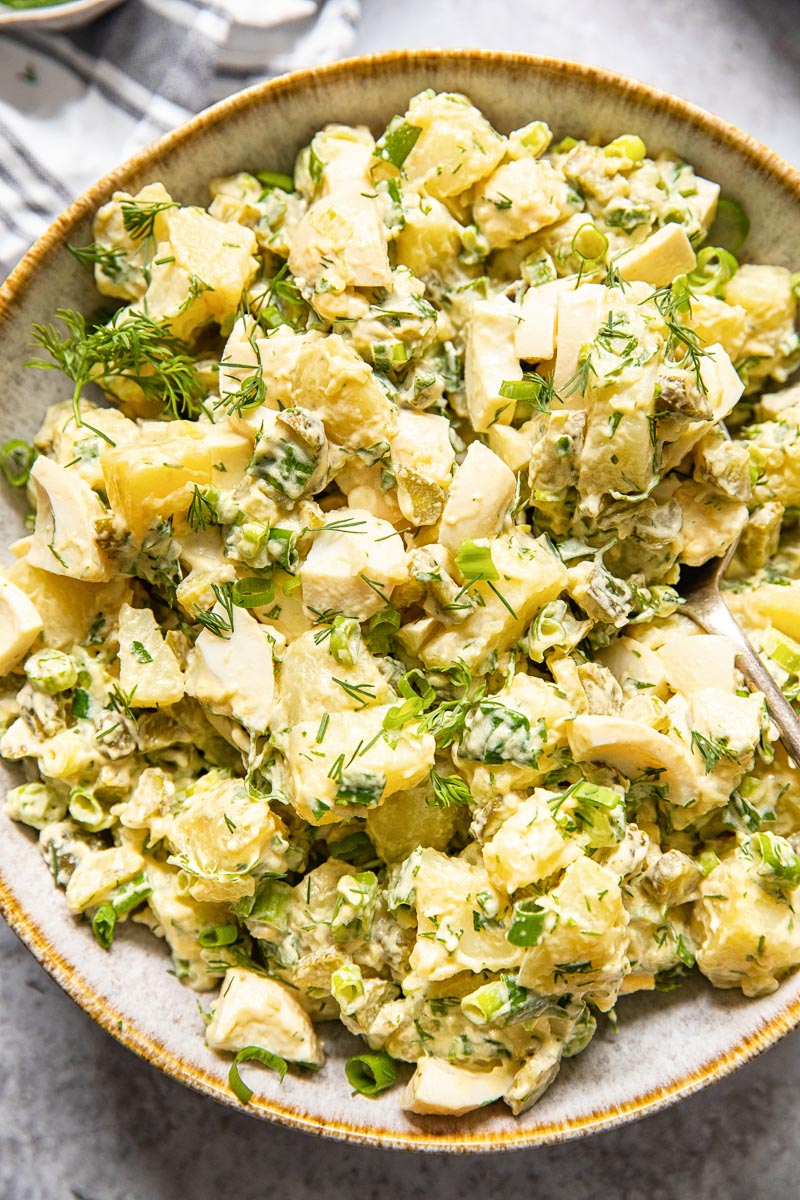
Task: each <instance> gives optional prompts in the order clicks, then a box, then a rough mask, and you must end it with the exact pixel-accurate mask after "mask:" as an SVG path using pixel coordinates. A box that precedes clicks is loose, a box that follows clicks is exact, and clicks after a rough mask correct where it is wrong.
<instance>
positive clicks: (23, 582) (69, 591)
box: [6, 555, 131, 650]
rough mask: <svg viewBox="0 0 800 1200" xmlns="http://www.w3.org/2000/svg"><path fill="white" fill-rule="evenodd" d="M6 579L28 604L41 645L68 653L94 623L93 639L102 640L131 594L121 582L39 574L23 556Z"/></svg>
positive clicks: (127, 582)
mask: <svg viewBox="0 0 800 1200" xmlns="http://www.w3.org/2000/svg"><path fill="white" fill-rule="evenodd" d="M6 576H7V578H8V579H10V580H11V582H12V584H14V586H15V587H17V588H19V590H20V591H21V592H24V593H25V595H26V596H27V597H28V598H29V599H30V600H31V601H32V603H33V605H34V607H35V609H36V611H37V613H38V614H39V617H40V618H41V621H42V625H43V641H44V644H45V645H46V646H50V647H51V648H52V649H54V650H71V649H72V647H73V646H75V644H76V643H78V644H79V643H81V642H83V641H84V640H85V639H86V638H87V637H88V636H89V634H90V632H91V630H92V626H93V625H94V624H95V623H96V625H97V628H96V630H95V634H96V636H97V637H99V638H102V639H103V640H106V639H107V638H108V637H109V636H110V633H111V631H112V630H113V627H114V625H115V623H116V613H117V610H118V609H119V606H120V604H121V603H122V602H123V601H125V600H126V599H128V598H129V597H130V591H131V585H130V582H129V581H128V580H127V579H125V578H116V579H114V580H113V582H111V583H105V584H103V583H83V582H82V581H80V580H78V579H70V578H69V576H67V575H53V574H52V573H51V572H50V571H40V570H39V569H38V568H37V567H34V566H32V564H31V563H30V561H29V559H28V556H27V555H25V556H24V557H22V558H20V559H18V560H17V562H14V563H12V564H11V565H10V566H9V567H7V568H6Z"/></svg>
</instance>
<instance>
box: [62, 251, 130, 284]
mask: <svg viewBox="0 0 800 1200" xmlns="http://www.w3.org/2000/svg"><path fill="white" fill-rule="evenodd" d="M67 249H68V250H69V252H70V254H71V255H72V257H73V258H74V259H76V260H77V261H78V262H79V263H80V264H81V266H82V267H85V268H86V270H87V271H91V270H93V269H94V267H96V266H97V267H99V268H100V270H101V271H102V272H103V274H104V275H107V276H108V277H109V279H118V278H119V276H120V274H121V273H122V269H123V266H124V263H123V261H122V257H123V255H122V250H120V249H119V247H116V248H115V247H113V246H101V245H100V243H99V242H90V243H89V245H88V246H71V245H69V244H68V245H67Z"/></svg>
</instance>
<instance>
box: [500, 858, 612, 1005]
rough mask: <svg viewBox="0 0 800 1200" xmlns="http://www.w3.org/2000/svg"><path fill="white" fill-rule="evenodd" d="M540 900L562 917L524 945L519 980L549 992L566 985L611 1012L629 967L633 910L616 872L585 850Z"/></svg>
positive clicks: (526, 984) (547, 993)
mask: <svg viewBox="0 0 800 1200" xmlns="http://www.w3.org/2000/svg"><path fill="white" fill-rule="evenodd" d="M539 904H540V907H541V908H542V909H544V910H545V912H547V913H552V914H553V918H556V917H557V920H555V919H553V920H552V921H551V922H547V921H546V922H545V932H544V933H543V934H542V937H541V939H540V941H539V942H538V943H537V945H535V946H532V947H531V948H530V949H528V950H526V951H525V957H524V959H523V961H522V966H521V967H520V970H519V975H518V980H519V983H520V985H521V986H522V987H527V988H532V989H533V990H534V991H536V992H539V993H541V994H542V995H545V996H547V995H554V994H556V995H557V994H559V993H561V992H563V991H564V990H565V989H566V990H569V991H570V992H572V993H573V994H578V995H582V996H584V997H587V998H590V999H591V1000H592V1001H593V1003H594V1004H596V1005H597V1007H598V1008H599V1009H600V1011H601V1012H607V1011H608V1010H609V1009H610V1008H612V1007H613V1005H614V1001H615V1000H616V996H617V992H618V990H619V987H620V984H621V983H622V980H623V977H624V976H625V975H626V974H627V973H628V971H629V970H630V965H629V963H628V959H627V957H626V953H625V952H626V950H627V946H628V933H627V924H628V914H627V912H626V910H625V907H624V905H623V903H622V893H621V891H620V888H619V882H618V879H617V876H616V875H614V874H612V872H611V871H608V870H607V869H606V868H605V867H602V866H600V864H599V863H596V862H594V861H593V860H592V859H590V858H587V857H586V856H585V855H581V857H580V858H578V859H576V860H575V862H573V863H572V864H571V865H570V866H568V867H567V869H566V872H565V874H564V878H563V879H562V881H561V883H560V884H559V885H558V887H556V888H554V890H553V891H552V892H549V893H548V894H547V895H546V896H543V897H542V898H541V900H540V901H539ZM548 924H549V925H550V928H549V929H548Z"/></svg>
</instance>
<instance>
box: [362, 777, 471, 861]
mask: <svg viewBox="0 0 800 1200" xmlns="http://www.w3.org/2000/svg"><path fill="white" fill-rule="evenodd" d="M429 799H430V785H429V784H428V782H427V780H426V781H424V782H423V783H422V784H420V785H418V786H417V787H415V788H410V789H408V790H406V791H402V792H396V793H395V794H394V795H393V796H390V797H389V799H388V800H387V801H386V803H385V804H382V805H381V806H380V808H371V809H370V810H369V811H368V813H367V833H368V834H369V837H370V840H371V841H372V844H373V845H374V847H375V849H376V850H377V852H378V854H379V855H380V856H381V858H382V859H384V861H385V862H402V861H403V859H405V858H408V856H409V854H411V853H412V851H414V850H416V848H417V846H423V847H424V846H431V847H432V848H433V849H434V850H446V849H447V847H448V846H449V844H450V842H451V841H452V839H453V837H454V835H455V833H456V831H457V830H458V829H459V828H460V827H462V825H463V821H462V815H463V811H464V810H463V809H460V808H457V807H454V806H452V805H451V806H448V807H444V808H439V807H437V806H434V805H431V804H429V803H428V801H429Z"/></svg>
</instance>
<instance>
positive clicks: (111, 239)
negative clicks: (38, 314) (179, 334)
mask: <svg viewBox="0 0 800 1200" xmlns="http://www.w3.org/2000/svg"><path fill="white" fill-rule="evenodd" d="M124 201H128V202H129V203H131V202H132V203H133V204H134V205H136V206H137V207H139V208H141V209H143V210H144V211H145V212H146V211H147V209H148V206H153V205H156V204H171V203H172V197H171V196H170V194H169V192H168V191H167V189H166V188H165V187H164V185H163V183H148V184H147V185H146V186H145V187H143V188H142V189H141V191H140V192H138V193H137V194H136V196H131V195H130V193H129V192H114V195H113V196H112V197H111V199H110V200H109V202H108V203H107V204H103V205H102V206H101V207H100V208H99V209H98V210H97V213H96V215H95V218H94V225H93V227H92V233H93V236H94V240H95V241H96V242H97V243H98V245H100V246H102V247H103V249H104V250H108V251H111V254H110V255H105V256H103V259H102V260H101V261H100V262H98V263H95V268H94V278H95V283H96V284H97V290H98V291H99V292H101V293H102V294H103V295H104V296H114V297H115V298H116V299H118V300H138V299H139V297H140V296H142V295H143V294H144V292H145V291H146V290H147V279H146V277H145V272H144V266H145V261H146V258H147V257H148V254H149V252H150V251H151V250H152V247H148V246H147V245H146V239H142V238H140V239H138V240H137V239H136V238H134V237H133V236H132V234H131V233H130V231H129V230H128V229H126V228H125V219H124V210H123V207H122V205H123V202H124Z"/></svg>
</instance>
